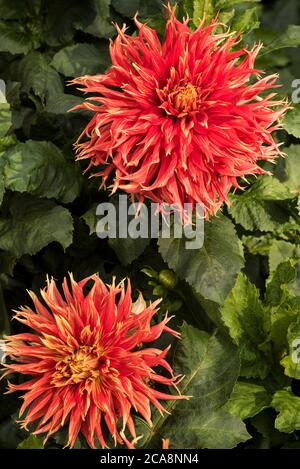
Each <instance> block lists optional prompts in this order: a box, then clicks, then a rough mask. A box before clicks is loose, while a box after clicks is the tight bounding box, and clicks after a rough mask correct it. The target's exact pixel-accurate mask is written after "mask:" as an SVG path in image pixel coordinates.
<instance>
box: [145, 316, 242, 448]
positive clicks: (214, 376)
mask: <svg viewBox="0 0 300 469" xmlns="http://www.w3.org/2000/svg"><path fill="white" fill-rule="evenodd" d="M181 333H182V340H181V341H180V345H179V347H178V349H177V351H176V355H175V362H174V368H175V371H176V373H180V374H183V375H184V380H183V381H182V383H181V385H180V390H181V393H182V394H184V395H191V396H193V397H192V398H191V399H190V400H180V401H172V402H170V403H167V404H166V408H167V410H169V411H170V412H172V415H171V416H170V417H168V415H163V416H161V415H158V414H157V415H156V418H155V419H154V421H153V428H152V429H149V432H148V434H147V437H146V441H143V446H144V447H149V446H150V447H151V440H152V438H153V437H154V436H155V435H157V436H159V435H163V436H164V437H165V438H169V439H170V441H172V447H173V448H231V447H234V446H236V445H237V444H238V443H239V442H241V441H246V440H247V439H249V434H248V433H247V431H246V428H245V425H244V424H243V422H242V421H241V420H240V419H239V418H238V417H234V416H232V415H230V414H229V413H227V412H225V411H224V410H223V409H222V406H223V405H224V404H225V402H226V401H227V399H228V398H229V396H230V394H231V392H232V389H233V386H234V384H235V382H236V379H237V377H238V373H239V357H238V351H237V349H236V348H235V347H234V345H233V344H232V343H231V342H230V341H229V340H228V339H226V338H224V337H220V336H214V335H213V336H211V337H209V335H208V334H207V333H206V332H204V331H200V330H199V329H196V328H194V327H192V326H189V325H187V324H183V326H182V330H181Z"/></svg>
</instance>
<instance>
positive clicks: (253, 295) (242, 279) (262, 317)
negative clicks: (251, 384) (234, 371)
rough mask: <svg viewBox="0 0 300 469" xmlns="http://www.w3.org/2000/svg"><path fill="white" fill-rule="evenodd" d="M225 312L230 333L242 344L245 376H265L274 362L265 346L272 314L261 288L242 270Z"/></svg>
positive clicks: (243, 374) (242, 370)
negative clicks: (264, 300)
mask: <svg viewBox="0 0 300 469" xmlns="http://www.w3.org/2000/svg"><path fill="white" fill-rule="evenodd" d="M221 314H222V318H223V321H224V323H225V325H226V326H227V328H228V330H229V334H230V336H231V337H232V339H233V341H234V342H235V343H236V345H238V346H239V348H240V353H241V360H242V369H241V376H245V377H247V378H256V377H260V378H262V379H263V378H265V377H266V376H267V374H268V372H269V370H270V366H271V363H270V361H269V357H268V352H269V350H268V349H267V350H265V347H264V342H265V339H266V334H267V331H268V326H269V315H268V314H267V312H265V310H264V308H263V305H262V303H261V301H260V299H259V291H258V290H257V288H256V287H255V286H254V285H253V284H252V283H251V282H249V280H248V279H247V277H246V276H245V275H244V274H239V276H238V278H237V281H236V284H235V286H234V288H233V289H232V290H231V292H230V293H229V295H228V297H227V298H226V300H225V303H224V305H223V307H222V308H221Z"/></svg>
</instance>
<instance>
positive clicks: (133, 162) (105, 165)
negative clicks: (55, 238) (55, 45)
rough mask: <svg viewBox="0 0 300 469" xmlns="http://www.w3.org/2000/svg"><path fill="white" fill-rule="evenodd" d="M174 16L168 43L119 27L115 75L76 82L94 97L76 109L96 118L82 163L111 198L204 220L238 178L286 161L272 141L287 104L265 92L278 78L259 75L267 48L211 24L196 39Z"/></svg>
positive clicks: (147, 31)
mask: <svg viewBox="0 0 300 469" xmlns="http://www.w3.org/2000/svg"><path fill="white" fill-rule="evenodd" d="M168 11H169V16H170V18H169V20H168V22H167V26H166V35H165V39H164V41H163V43H161V42H160V40H159V38H158V36H157V34H156V32H155V31H154V30H153V29H151V28H149V27H148V26H146V25H145V24H141V23H140V22H139V21H138V20H137V18H136V17H135V19H134V20H135V24H136V25H137V27H138V35H137V36H136V37H135V36H129V35H127V34H125V31H126V28H125V26H124V27H123V28H122V29H119V28H118V26H116V28H117V31H118V36H117V38H116V39H115V41H114V42H111V44H110V55H111V62H112V66H111V67H110V69H109V70H108V71H107V72H106V73H105V74H103V75H95V76H84V77H81V78H78V79H75V80H74V81H73V83H75V84H79V85H81V88H80V89H81V90H83V91H85V92H88V93H92V96H91V97H90V98H88V99H87V100H86V101H85V102H84V103H83V104H82V105H80V106H78V107H79V108H84V109H88V110H90V111H92V112H94V116H93V118H92V119H91V121H90V122H89V124H88V125H87V127H86V128H85V130H84V131H83V133H82V135H81V136H80V138H79V141H80V142H81V143H77V152H78V158H79V159H87V160H89V167H90V166H95V167H96V168H97V173H96V175H97V176H100V177H101V178H102V185H105V184H106V182H107V179H108V177H109V176H110V175H112V177H113V186H112V187H113V191H115V190H117V189H118V188H120V189H122V190H124V191H126V192H127V193H131V194H133V195H137V196H138V198H139V200H141V201H142V200H143V199H144V198H145V197H146V198H149V199H151V200H152V201H155V202H159V203H168V204H176V205H177V206H179V208H180V209H182V208H183V204H184V203H190V204H195V203H198V204H200V206H202V208H203V209H204V212H205V213H206V216H208V215H209V214H215V213H216V212H217V210H218V209H219V208H220V206H221V205H222V203H223V202H224V201H226V202H228V192H229V190H230V188H231V187H232V186H233V187H234V188H237V187H239V185H238V182H237V177H239V176H242V177H243V176H245V175H246V174H261V173H263V172H264V171H263V170H262V169H261V168H260V167H259V166H258V164H257V162H258V160H266V161H274V158H275V157H276V156H277V155H278V154H280V152H279V148H278V144H276V143H275V141H274V139H273V137H272V132H273V131H274V130H276V129H278V128H279V125H278V123H276V122H277V121H278V119H279V118H280V117H281V116H282V115H283V114H284V112H285V110H286V109H287V104H286V102H283V101H279V100H276V99H274V96H276V94H274V93H272V92H267V91H268V90H269V89H270V88H274V86H275V82H276V79H277V76H276V75H271V76H266V77H264V78H261V77H260V75H259V70H256V69H255V68H254V61H255V58H256V56H257V54H258V52H259V50H260V48H261V45H256V46H254V47H253V48H252V49H250V50H249V49H247V48H242V49H237V47H236V46H237V45H238V43H239V40H240V39H239V35H236V33H228V32H227V33H218V34H215V33H214V31H215V28H216V26H218V23H217V22H216V21H215V20H213V21H211V23H210V24H209V25H208V26H207V27H205V25H204V20H203V21H202V23H201V24H200V26H199V27H198V29H197V30H196V31H194V32H191V31H190V29H189V27H188V22H189V21H188V20H186V21H184V22H183V23H181V22H180V21H178V20H177V19H176V18H175V15H174V10H171V8H170V7H168ZM261 92H264V94H263V95H262V96H261V95H260V94H261Z"/></svg>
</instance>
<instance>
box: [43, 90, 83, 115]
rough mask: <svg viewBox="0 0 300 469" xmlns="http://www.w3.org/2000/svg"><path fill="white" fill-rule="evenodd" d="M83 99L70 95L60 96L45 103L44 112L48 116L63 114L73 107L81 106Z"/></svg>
mask: <svg viewBox="0 0 300 469" xmlns="http://www.w3.org/2000/svg"><path fill="white" fill-rule="evenodd" d="M82 102H83V98H80V97H79V96H74V95H72V94H66V93H63V94H60V95H57V96H55V97H54V98H53V99H51V100H50V101H48V102H47V105H46V106H45V111H46V112H49V113H50V114H65V113H66V112H68V111H70V109H72V108H73V107H75V106H78V105H79V104H82Z"/></svg>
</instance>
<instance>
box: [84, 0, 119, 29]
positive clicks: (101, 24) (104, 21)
mask: <svg viewBox="0 0 300 469" xmlns="http://www.w3.org/2000/svg"><path fill="white" fill-rule="evenodd" d="M126 4H127V2H126ZM91 5H92V8H93V10H94V17H93V19H92V21H88V22H86V23H85V25H84V24H82V22H80V21H77V23H76V27H77V28H78V29H82V30H83V31H84V32H85V33H89V34H92V35H93V36H96V37H104V38H109V37H111V36H112V35H113V34H115V28H114V27H113V25H112V24H111V19H110V10H109V5H110V0H92V1H91Z"/></svg>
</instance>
